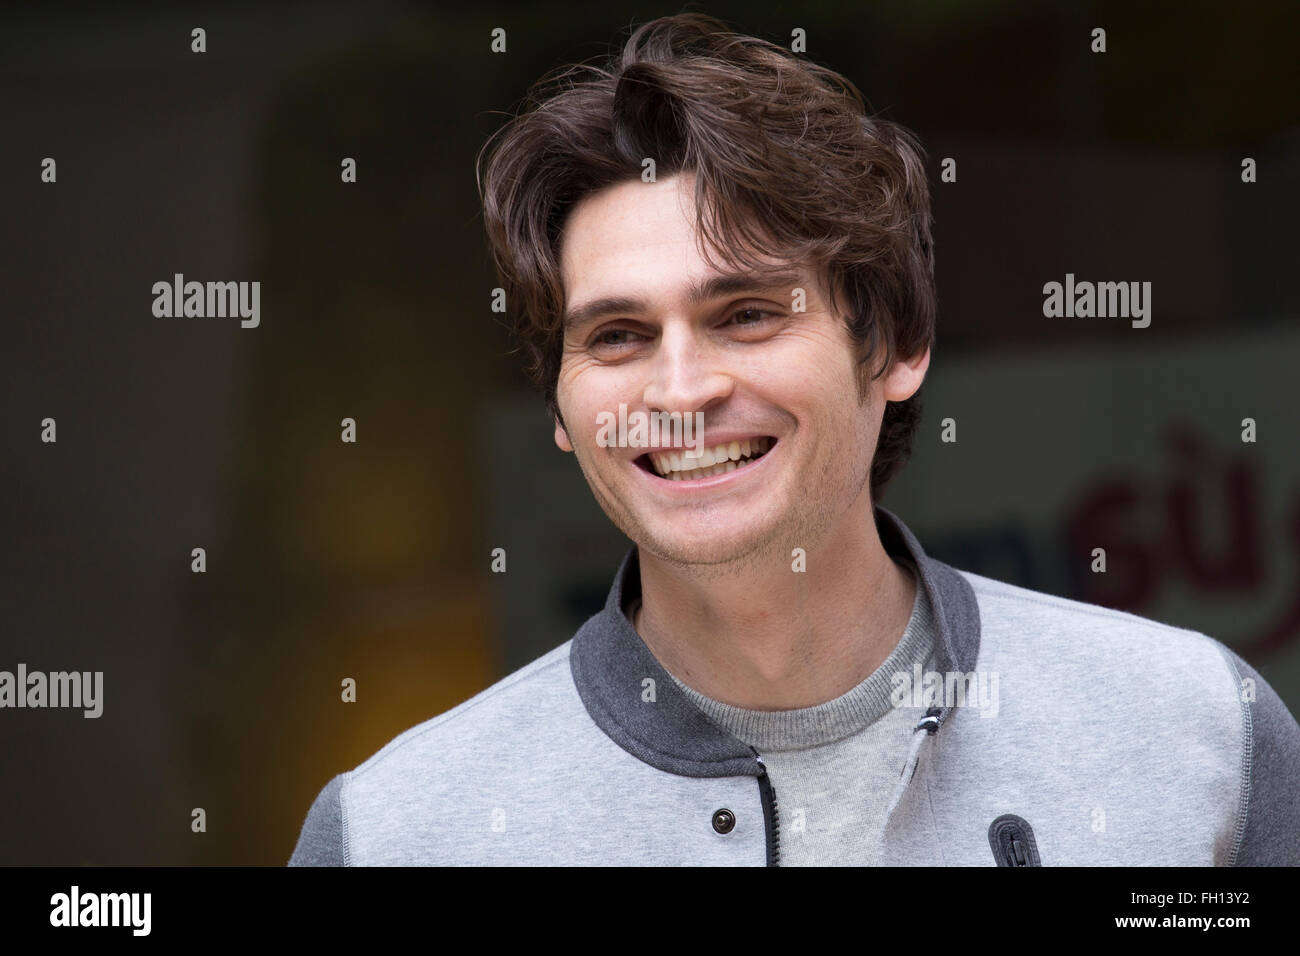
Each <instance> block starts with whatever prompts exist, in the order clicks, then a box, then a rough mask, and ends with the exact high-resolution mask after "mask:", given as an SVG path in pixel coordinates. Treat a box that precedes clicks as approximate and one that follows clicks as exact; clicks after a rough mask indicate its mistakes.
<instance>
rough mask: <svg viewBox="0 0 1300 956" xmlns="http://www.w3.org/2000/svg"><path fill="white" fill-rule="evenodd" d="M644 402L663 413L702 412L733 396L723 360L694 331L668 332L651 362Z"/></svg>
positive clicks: (730, 381)
mask: <svg viewBox="0 0 1300 956" xmlns="http://www.w3.org/2000/svg"><path fill="white" fill-rule="evenodd" d="M650 375H651V377H650V381H649V382H648V383H647V385H646V389H645V394H644V396H643V399H644V401H645V403H646V405H647V406H649V407H650V408H652V409H657V410H659V411H664V412H682V413H684V414H685V413H690V412H696V411H702V410H703V409H704V408H705V407H706V406H708V405H711V404H713V403H714V402H716V401H718V400H719V399H721V398H725V397H726V396H727V395H729V394H730V393H731V389H732V387H733V382H732V378H731V376H730V375H729V374H728V373H727V371H726V369H725V367H724V365H723V358H722V356H721V355H719V354H718V353H717V351H716V350H715V349H713V348H711V347H710V346H709V344H708V343H707V342H705V341H703V340H701V339H700V338H699V337H697V336H696V335H695V334H694V333H693V332H691V331H685V330H682V329H680V328H679V329H675V330H673V331H671V332H668V331H666V332H665V333H664V335H663V337H662V338H661V339H660V341H659V347H658V349H657V350H656V352H655V355H654V358H653V359H652V370H651V373H650Z"/></svg>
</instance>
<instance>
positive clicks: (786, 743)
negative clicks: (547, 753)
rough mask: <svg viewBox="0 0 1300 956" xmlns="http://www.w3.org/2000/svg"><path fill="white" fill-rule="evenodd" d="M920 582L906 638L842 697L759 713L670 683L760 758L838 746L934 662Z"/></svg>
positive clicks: (886, 710) (928, 616)
mask: <svg viewBox="0 0 1300 956" xmlns="http://www.w3.org/2000/svg"><path fill="white" fill-rule="evenodd" d="M913 573H914V574H915V572H914V571H913ZM916 580H917V587H916V597H915V599H914V600H913V602H912V613H911V614H910V615H909V616H908V620H907V624H906V626H905V627H904V628H903V633H902V634H901V635H900V636H899V638H898V640H897V641H896V642H895V643H894V646H893V648H891V649H890V652H889V654H888V655H886V657H885V659H884V660H883V661H881V662H880V664H879V665H877V666H876V668H875V669H874V670H873V671H872V672H871V673H870V674H868V675H867V676H866V677H865V678H863V679H862V680H861V681H860V682H859V683H858V684H856V685H855V686H853V687H851V688H849V689H848V690H847V691H845V692H844V693H843V694H841V695H839V696H838V697H834V698H832V699H830V700H827V701H823V702H822V703H820V704H814V705H811V706H808V707H799V708H795V709H791V710H755V709H752V708H748V707H737V706H735V705H733V704H727V703H724V702H723V701H720V700H716V699H714V698H712V697H709V696H707V695H705V694H702V693H700V692H699V691H697V690H695V689H694V688H693V687H690V686H689V685H687V684H686V683H685V682H683V681H682V680H681V679H680V678H678V677H677V675H676V674H673V673H672V672H671V671H669V672H668V674H669V677H671V678H672V680H673V683H675V684H676V685H677V687H678V689H679V690H681V692H682V693H684V694H685V695H686V696H687V698H689V699H690V701H691V703H693V704H694V705H695V706H696V707H698V708H699V709H700V710H702V711H704V713H705V714H707V715H708V717H709V719H710V720H712V721H713V722H714V723H716V724H718V725H720V726H721V727H722V728H723V729H724V730H727V731H728V732H730V733H732V734H734V735H735V736H736V737H738V738H739V739H740V740H742V741H744V742H745V743H747V744H749V745H750V746H752V747H754V748H756V749H757V750H759V751H760V752H768V753H770V752H782V751H790V750H807V749H809V748H812V747H822V746H826V745H828V744H833V743H837V742H838V741H841V740H844V739H845V738H848V737H851V736H853V735H854V734H856V733H859V732H861V731H863V730H865V729H866V728H867V727H869V726H871V725H872V724H874V723H875V722H876V721H877V720H879V719H880V718H881V717H884V716H885V715H886V714H888V713H889V712H890V711H891V710H893V709H894V703H893V695H894V688H895V686H896V682H895V680H894V676H895V675H896V674H910V673H911V671H912V665H913V664H917V663H920V664H922V665H924V664H925V663H926V662H927V661H928V660H929V658H930V655H931V652H932V650H933V646H934V644H933V638H932V634H931V630H932V628H933V626H934V622H933V618H932V616H931V614H930V602H929V601H928V600H927V599H926V596H925V588H924V587H922V586H921V584H920V575H916Z"/></svg>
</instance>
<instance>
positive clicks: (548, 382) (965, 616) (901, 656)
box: [290, 14, 1300, 866]
mask: <svg viewBox="0 0 1300 956" xmlns="http://www.w3.org/2000/svg"><path fill="white" fill-rule="evenodd" d="M489 145H492V146H493V148H492V149H491V150H490V151H488V152H487V153H486V157H487V160H486V163H485V165H484V167H483V169H482V171H481V178H480V186H481V189H482V193H483V202H484V217H485V222H486V225H487V230H488V237H489V240H490V242H491V245H492V249H493V253H494V256H495V260H496V264H497V267H498V270H499V272H500V275H501V281H502V285H503V286H504V288H505V289H506V291H507V299H508V301H509V303H510V306H511V309H512V313H513V315H514V319H515V322H516V328H517V331H518V334H519V335H520V337H521V339H522V341H523V343H524V345H525V347H526V349H527V352H528V354H529V356H530V358H531V365H530V371H531V373H532V374H533V376H534V377H535V380H536V382H537V384H538V385H539V387H540V389H541V391H542V393H543V395H544V396H545V400H546V403H547V406H548V409H549V411H550V413H551V415H552V416H553V417H554V420H555V441H556V444H557V445H558V446H559V447H560V448H561V449H562V450H563V451H565V452H571V453H573V454H574V455H575V457H576V459H577V462H578V465H579V466H580V468H581V470H582V473H583V475H584V476H585V478H586V480H587V483H588V485H589V486H590V488H591V491H592V494H593V495H594V496H595V498H596V500H597V501H598V502H599V503H600V505H601V507H602V508H603V509H604V511H605V513H606V514H607V515H608V516H609V518H610V520H611V521H612V522H613V523H614V524H615V525H616V526H617V527H618V528H619V529H620V530H621V531H622V532H623V533H624V534H625V535H626V536H627V537H628V538H629V539H630V541H631V547H630V548H629V550H628V552H627V554H626V556H625V558H624V560H623V562H622V564H621V566H620V567H619V568H618V569H617V571H616V572H615V574H614V577H613V581H612V584H611V587H610V590H609V595H608V598H607V600H606V603H605V606H604V608H603V609H602V610H601V611H600V613H598V614H596V615H595V616H593V617H592V618H591V619H590V620H588V621H587V622H586V624H584V625H583V626H582V628H581V629H580V630H579V631H578V633H577V634H576V635H575V636H574V637H573V639H572V640H570V641H567V642H565V643H564V644H562V645H561V646H559V647H557V648H555V649H554V650H553V651H551V652H549V653H548V654H546V655H544V656H542V657H541V658H539V659H537V660H536V661H534V662H532V663H531V664H529V665H528V666H526V667H524V668H522V669H521V670H519V671H517V672H515V673H514V674H511V675H510V676H508V677H506V678H505V679H503V680H501V681H500V682H498V683H496V684H494V685H493V686H492V687H489V688H487V689H486V690H484V691H483V692H482V693H480V694H478V695H477V696H475V697H474V698H472V699H471V700H469V701H466V702H465V703H463V704H461V705H460V706H458V707H456V708H454V709H452V710H451V711H448V712H447V713H445V714H442V715H441V716H438V717H435V718H433V719H431V720H429V721H427V722H426V723H424V724H421V725H420V726H418V727H415V728H412V729H411V730H409V731H407V732H406V733H404V734H402V735H401V736H399V737H398V738H396V739H395V740H393V741H392V742H390V743H389V744H388V745H387V746H386V747H384V748H383V749H382V750H380V751H379V752H378V753H376V754H375V755H374V756H372V757H371V758H370V759H369V760H367V761H366V762H365V763H363V764H361V765H360V766H359V767H357V768H355V769H353V770H351V771H348V772H346V773H342V774H340V775H338V776H337V777H335V778H334V779H333V780H331V781H330V783H329V784H328V785H327V786H326V787H325V788H324V789H323V790H322V791H321V793H320V795H319V796H318V797H317V799H316V801H315V802H314V803H313V805H312V807H311V809H310V811H309V813H308V817H307V821H306V823H305V824H304V827H303V830H302V834H301V836H300V838H299V841H298V846H297V848H296V849H295V851H294V854H293V858H292V859H291V861H290V862H291V863H292V864H295V865H297V864H325V865H331V864H333V865H339V864H359V865H368V864H412V863H416V864H424V863H433V864H476V863H486V864H518V863H525V864H630V865H682V864H686V865H691V864H719V865H763V864H767V865H777V864H781V865H790V864H794V865H827V864H832V865H844V864H847V865H863V864H895V865H910V864H955V865H990V866H991V865H1002V866H1027V865H1053V864H1058V865H1059V864H1108V865H1111V864H1221V865H1231V864H1251V863H1253V864H1258V863H1291V864H1294V863H1297V862H1300V804H1298V803H1297V796H1296V789H1295V786H1294V785H1295V782H1296V774H1297V759H1298V758H1297V754H1300V727H1297V725H1296V722H1295V720H1294V718H1293V717H1292V716H1291V715H1290V713H1289V712H1288V711H1287V709H1286V707H1285V706H1284V705H1283V704H1282V702H1281V701H1280V700H1279V699H1278V697H1277V695H1276V694H1275V693H1274V692H1273V690H1272V689H1271V688H1270V687H1269V686H1268V685H1267V684H1266V683H1265V682H1264V681H1263V680H1262V679H1260V678H1259V675H1258V674H1256V673H1255V672H1254V671H1253V670H1252V669H1251V668H1250V667H1249V666H1248V665H1247V664H1246V663H1245V662H1244V661H1242V660H1241V659H1240V658H1239V657H1238V656H1237V655H1235V654H1234V653H1232V652H1231V651H1230V650H1229V649H1228V648H1227V647H1225V646H1224V645H1222V644H1220V643H1219V642H1218V641H1216V640H1214V639H1212V638H1210V637H1208V636H1207V635H1204V634H1200V633H1198V632H1194V631H1187V630H1182V629H1178V628H1174V627H1170V626H1166V625H1163V624H1159V623H1157V622H1154V621H1149V620H1145V619H1142V618H1138V617H1135V616H1133V615H1129V614H1123V613H1119V612H1116V611H1111V610H1108V609H1105V608H1101V607H1096V606H1091V605H1086V604H1081V603H1078V602H1074V601H1069V600H1065V599H1062V598H1058V597H1054V596H1051V595H1047V594H1041V593H1037V592H1032V591H1028V590H1025V589H1022V588H1018V587H1014V586H1011V585H1008V584H1004V583H1001V582H997V581H994V580H991V579H988V578H983V577H980V576H978V575H974V574H970V573H968V572H965V571H960V570H957V569H955V568H952V567H949V566H948V565H946V564H943V563H941V562H939V561H936V560H934V559H933V558H930V557H928V556H927V555H926V554H925V552H924V550H923V549H922V547H921V545H920V543H919V541H918V540H917V539H916V537H915V536H914V535H913V534H912V532H911V531H910V530H909V529H908V528H907V527H906V526H905V525H904V524H903V522H902V521H901V520H900V519H899V518H898V517H897V516H896V515H894V514H893V513H892V512H890V511H888V510H887V509H885V508H883V507H881V506H880V504H879V502H880V499H881V497H882V496H883V494H884V491H885V488H886V486H887V484H888V483H889V482H890V481H891V480H892V479H893V478H894V476H895V475H896V474H897V472H898V470H899V468H900V467H901V466H902V464H903V463H904V462H905V461H906V459H907V457H908V450H909V448H910V443H911V438H912V433H913V431H914V429H915V426H916V422H917V419H918V415H919V406H918V390H919V389H920V387H921V384H922V381H923V379H924V377H925V375H926V372H927V369H928V367H929V362H930V353H931V347H932V344H933V340H934V328H935V292H934V279H933V253H932V243H931V238H930V210H929V194H928V187H927V183H926V175H925V165H924V159H923V155H922V152H921V150H920V147H919V146H918V144H917V142H916V140H915V138H914V137H913V136H912V135H911V134H909V133H907V132H906V131H905V130H903V129H902V128H901V127H898V126H896V125H893V124H891V123H888V122H885V121H882V120H878V119H873V118H870V117H869V116H868V115H867V114H866V111H865V108H864V105H863V102H862V99H861V96H860V94H859V93H858V91H857V90H856V89H854V88H853V87H852V85H851V84H849V83H848V82H847V81H846V80H844V79H843V78H842V77H839V76H838V75H837V74H834V73H832V72H830V71H829V70H826V69H824V68H822V67H819V66H816V65H815V64H812V63H810V62H808V61H806V60H804V59H802V58H800V57H797V56H794V55H792V54H790V53H789V52H788V51H785V50H782V49H781V48H779V47H776V46H774V45H772V44H769V43H766V42H763V41H760V40H757V39H754V38H750V37H743V36H739V35H736V34H732V33H729V32H727V31H726V28H725V27H724V25H723V24H721V23H720V22H718V21H716V20H713V19H711V18H709V17H706V16H703V15H698V14H683V15H679V16H676V17H669V18H664V19H661V20H657V21H654V22H652V23H650V24H647V25H645V26H643V27H640V28H639V29H637V30H636V31H635V32H634V33H633V35H632V36H631V38H630V39H629V40H628V42H627V44H626V46H625V47H624V49H623V51H622V53H621V55H620V56H619V57H616V58H615V59H614V60H613V61H612V62H610V63H607V64H605V65H603V66H599V67H582V68H575V69H573V70H568V71H563V72H561V73H559V74H556V75H554V76H553V77H552V78H551V80H550V85H549V87H548V86H547V85H546V84H545V83H544V84H542V85H541V86H539V88H538V89H537V90H536V91H535V96H534V98H533V101H532V103H531V108H530V109H528V110H526V111H525V112H523V113H522V114H521V115H520V116H518V117H516V118H515V119H514V120H512V121H511V122H510V123H508V124H507V125H506V126H505V127H504V128H503V130H502V131H501V133H499V134H498V136H497V137H496V142H495V144H489ZM621 409H626V410H629V411H630V412H631V413H637V414H642V415H680V416H683V417H685V416H701V420H702V422H703V435H702V436H698V437H699V439H700V442H701V444H702V447H703V453H702V454H701V455H695V454H694V449H688V448H687V447H685V444H686V443H685V442H679V443H678V447H675V448H661V447H646V446H644V445H640V444H637V445H628V444H624V445H619V444H618V443H614V444H612V445H611V444H610V443H609V442H607V441H604V440H602V437H601V425H600V423H601V422H602V421H608V420H609V418H610V416H611V415H615V414H618V413H619V412H620V410H621ZM515 573H523V572H520V571H516V572H515ZM1152 714H1157V715H1159V716H1158V719H1153V718H1152ZM778 796H779V802H778Z"/></svg>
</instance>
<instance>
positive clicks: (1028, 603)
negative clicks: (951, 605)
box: [958, 570, 1233, 684]
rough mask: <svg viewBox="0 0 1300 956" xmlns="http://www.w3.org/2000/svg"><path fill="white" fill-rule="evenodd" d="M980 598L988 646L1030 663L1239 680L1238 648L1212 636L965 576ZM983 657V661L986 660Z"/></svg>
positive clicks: (984, 645)
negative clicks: (1044, 659) (1166, 670)
mask: <svg viewBox="0 0 1300 956" xmlns="http://www.w3.org/2000/svg"><path fill="white" fill-rule="evenodd" d="M958 573H959V574H960V575H961V576H962V577H963V578H965V579H966V581H967V582H969V584H970V585H971V588H972V589H973V591H974V592H975V597H976V600H977V602H978V605H979V611H980V634H981V641H980V643H981V647H982V648H988V649H989V650H991V651H992V650H994V649H995V647H996V648H998V649H1002V650H1004V653H1005V655H1006V656H1013V655H1014V656H1017V657H1020V658H1021V659H1022V660H1023V659H1026V658H1033V657H1036V656H1047V655H1050V656H1051V657H1052V658H1053V659H1055V660H1061V659H1062V658H1063V657H1064V658H1065V659H1066V660H1067V661H1068V662H1069V663H1071V664H1073V665H1076V666H1082V665H1084V664H1085V663H1086V664H1087V665H1088V667H1089V668H1091V669H1101V670H1108V671H1118V670H1127V671H1128V672H1129V673H1130V675H1131V674H1132V670H1131V669H1132V668H1134V667H1141V668H1157V669H1161V668H1162V667H1164V666H1168V667H1171V668H1174V669H1181V670H1185V671H1187V670H1190V671H1198V672H1200V673H1202V674H1204V675H1206V676H1207V677H1208V679H1209V680H1211V681H1213V682H1217V683H1220V684H1221V683H1222V682H1223V681H1224V680H1225V679H1226V678H1228V677H1232V676H1233V668H1232V664H1231V657H1232V656H1233V654H1232V651H1231V649H1230V648H1229V647H1228V646H1227V645H1226V644H1224V643H1223V642H1222V641H1220V640H1218V639H1217V638H1215V637H1212V636H1211V635H1209V634H1205V633H1203V632H1201V631H1197V630H1194V629H1192V628H1187V627H1180V626H1178V625H1176V624H1169V623H1166V622H1163V621H1158V620H1156V619H1154V618H1150V617H1143V616H1142V615H1139V614H1133V613H1131V612H1128V611H1121V610H1118V609H1116V608H1110V607H1105V606H1104V605H1100V604H1090V603H1088V602H1086V601H1080V600H1076V599H1072V598H1066V597H1061V596H1060V595H1056V594H1049V593H1047V592H1045V591H1035V590H1033V589H1031V588H1026V587H1021V586H1019V585H1015V584H1011V583H1009V582H1006V581H999V580H997V579H995V578H989V577H984V576H983V575H979V574H975V573H973V572H971V571H963V570H958ZM982 656H983V655H982Z"/></svg>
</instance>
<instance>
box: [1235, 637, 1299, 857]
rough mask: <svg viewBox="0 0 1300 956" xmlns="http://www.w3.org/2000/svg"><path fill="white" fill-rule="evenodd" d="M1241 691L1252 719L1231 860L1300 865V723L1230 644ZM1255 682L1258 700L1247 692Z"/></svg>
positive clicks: (1238, 692)
mask: <svg viewBox="0 0 1300 956" xmlns="http://www.w3.org/2000/svg"><path fill="white" fill-rule="evenodd" d="M1223 651H1224V654H1225V655H1226V656H1227V657H1228V661H1229V665H1230V666H1231V667H1233V668H1235V669H1236V674H1237V677H1238V684H1237V694H1238V698H1239V699H1241V700H1242V711H1243V717H1244V718H1245V720H1247V721H1248V725H1249V730H1248V732H1247V734H1246V745H1247V747H1248V749H1249V754H1248V755H1247V756H1246V757H1243V761H1244V760H1245V759H1247V758H1248V759H1249V767H1248V770H1247V772H1246V824H1245V828H1244V830H1243V832H1242V834H1241V840H1240V843H1239V844H1238V846H1237V853H1236V855H1235V856H1234V857H1233V858H1232V859H1231V860H1230V863H1231V864H1232V865H1235V866H1297V865H1300V725H1297V724H1296V719H1295V717H1293V716H1292V715H1291V712H1290V711H1289V710H1287V707H1286V704H1284V703H1283V702H1282V698H1280V697H1278V695H1277V692H1276V691H1274V690H1273V688H1272V687H1270V686H1269V685H1268V683H1267V682H1266V681H1265V680H1264V678H1262V677H1260V676H1259V673H1258V672H1257V671H1256V670H1255V669H1254V668H1253V667H1251V666H1250V665H1249V664H1247V663H1246V662H1245V661H1244V660H1242V659H1241V657H1239V656H1238V655H1237V654H1236V653H1234V652H1233V651H1232V650H1231V649H1230V648H1228V647H1226V646H1224V647H1223ZM1247 680H1250V681H1253V682H1254V689H1255V694H1254V700H1250V699H1249V695H1247V694H1245V688H1246V686H1247V685H1246V681H1247Z"/></svg>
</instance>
